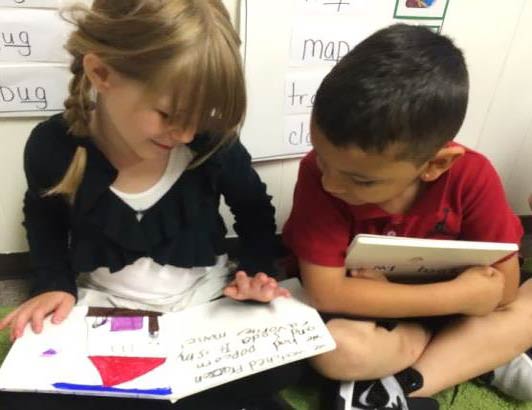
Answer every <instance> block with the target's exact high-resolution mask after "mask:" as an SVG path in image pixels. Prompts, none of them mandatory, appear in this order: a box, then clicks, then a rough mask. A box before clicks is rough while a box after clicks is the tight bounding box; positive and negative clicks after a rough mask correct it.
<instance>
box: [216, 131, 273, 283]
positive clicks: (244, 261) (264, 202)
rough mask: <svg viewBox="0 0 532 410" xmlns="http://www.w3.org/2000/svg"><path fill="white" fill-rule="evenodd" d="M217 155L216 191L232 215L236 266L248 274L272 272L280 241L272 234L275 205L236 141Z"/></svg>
mask: <svg viewBox="0 0 532 410" xmlns="http://www.w3.org/2000/svg"><path fill="white" fill-rule="evenodd" d="M220 155H222V172H221V175H220V180H219V183H220V191H221V193H222V194H223V196H224V198H225V202H226V203H227V205H228V206H229V208H230V209H231V212H232V214H233V215H234V217H235V224H234V229H235V231H236V233H237V234H238V237H239V246H240V254H239V255H238V259H239V269H241V270H244V271H246V272H247V273H249V274H255V273H257V272H266V273H268V274H270V275H275V274H276V269H275V266H274V262H275V259H276V258H277V257H279V254H280V243H279V240H278V237H277V236H276V234H275V233H276V225H275V209H274V207H273V205H272V203H271V197H270V196H269V195H268V194H267V192H266V185H265V184H264V183H263V182H262V181H261V180H260V178H259V176H258V175H257V173H256V172H255V170H254V169H253V168H252V166H251V157H250V155H249V154H248V152H247V151H246V149H245V148H244V146H243V145H242V144H241V143H240V141H235V143H233V144H232V145H230V146H228V147H226V148H224V151H223V152H222V153H220Z"/></svg>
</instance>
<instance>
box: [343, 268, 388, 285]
mask: <svg viewBox="0 0 532 410" xmlns="http://www.w3.org/2000/svg"><path fill="white" fill-rule="evenodd" d="M349 276H350V277H352V278H361V279H372V280H380V281H382V282H389V281H388V278H387V277H386V275H384V273H382V272H380V271H378V270H373V269H352V270H350V271H349Z"/></svg>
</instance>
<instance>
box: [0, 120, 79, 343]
mask: <svg viewBox="0 0 532 410" xmlns="http://www.w3.org/2000/svg"><path fill="white" fill-rule="evenodd" d="M54 141H55V140H54V139H52V136H51V135H50V133H47V132H43V131H42V125H41V126H37V128H36V129H35V130H34V131H33V132H32V134H31V136H30V138H29V140H28V142H27V144H26V149H25V151H24V171H25V173H26V179H27V182H28V190H27V192H26V195H25V197H24V207H23V211H24V226H25V228H26V233H27V238H28V243H29V247H30V259H31V265H32V273H33V279H34V284H33V285H34V286H33V292H32V293H33V294H34V295H35V296H33V297H32V298H31V299H29V300H28V301H27V302H25V303H23V304H22V305H21V306H19V307H18V308H17V309H16V310H14V311H13V312H12V313H10V314H9V315H8V316H6V317H5V318H4V319H3V320H2V321H1V322H0V329H3V328H5V327H7V326H9V327H11V340H14V339H16V338H18V337H20V336H22V334H23V331H24V327H25V326H26V324H27V323H31V326H32V329H33V331H35V332H36V333H39V332H40V331H41V330H42V323H43V319H44V318H45V317H46V316H48V315H49V314H53V316H52V322H53V323H60V322H61V321H62V320H63V319H64V318H66V316H67V315H68V313H69V312H70V310H71V309H72V307H73V306H74V303H75V300H76V299H75V295H76V283H75V277H74V274H73V272H72V270H71V269H70V264H69V262H68V233H69V222H68V218H69V208H68V205H67V203H66V201H65V200H64V199H63V198H60V197H45V196H43V193H44V192H45V191H46V189H48V188H50V187H51V186H52V185H53V184H54V183H55V182H57V181H58V178H59V177H61V176H62V174H61V172H64V169H66V168H62V167H61V166H62V165H64V163H65V158H66V160H67V161H68V157H65V155H62V154H64V150H62V149H61V148H64V147H61V146H56V145H57V144H54V143H53V142H54Z"/></svg>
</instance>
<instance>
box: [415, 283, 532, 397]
mask: <svg viewBox="0 0 532 410" xmlns="http://www.w3.org/2000/svg"><path fill="white" fill-rule="evenodd" d="M531 320H532V281H528V282H525V283H524V284H523V285H522V286H521V287H520V288H519V292H518V296H517V299H516V300H515V301H514V302H512V303H511V304H509V305H507V306H505V307H504V308H502V309H500V310H497V311H495V312H493V313H490V314H489V315H487V316H483V317H467V318H464V319H458V320H457V321H455V322H453V323H452V324H450V325H449V326H448V327H446V328H445V329H443V330H442V331H440V332H439V333H438V334H437V335H435V336H434V338H433V340H432V341H431V342H430V343H429V345H428V346H427V348H426V350H425V351H424V352H423V354H422V355H421V357H420V358H419V360H418V361H417V362H416V363H415V364H414V365H413V367H414V368H415V369H417V370H418V371H419V372H420V373H421V374H422V375H423V378H424V384H423V387H422V388H421V389H419V390H417V391H415V392H414V393H412V396H431V395H433V394H435V393H437V392H439V391H442V390H444V389H446V388H448V387H451V386H454V385H456V384H459V383H462V382H464V381H467V380H470V379H472V378H474V377H477V376H479V375H481V374H483V373H486V372H488V371H490V370H492V369H495V368H496V367H498V366H500V365H502V364H505V363H507V362H509V361H510V360H512V359H513V358H515V357H516V356H518V355H519V354H520V353H522V352H524V351H525V350H527V349H528V348H529V347H530V346H531V345H532V326H530V323H531Z"/></svg>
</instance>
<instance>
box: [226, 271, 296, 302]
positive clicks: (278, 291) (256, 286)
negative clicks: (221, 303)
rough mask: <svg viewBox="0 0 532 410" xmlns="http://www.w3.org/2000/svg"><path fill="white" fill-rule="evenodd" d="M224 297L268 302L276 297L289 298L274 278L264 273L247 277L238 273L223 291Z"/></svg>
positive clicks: (287, 292) (242, 272) (241, 272)
mask: <svg viewBox="0 0 532 410" xmlns="http://www.w3.org/2000/svg"><path fill="white" fill-rule="evenodd" d="M224 295H225V296H227V297H230V298H231V299H235V300H256V301H258V302H270V301H271V300H273V299H275V298H276V297H278V296H286V297H288V296H290V292H289V291H288V290H287V289H284V288H281V287H279V285H278V283H277V281H276V280H275V279H274V278H271V277H269V276H268V275H266V274H265V273H262V272H260V273H257V274H256V275H255V276H254V277H249V276H248V275H246V272H244V271H238V272H237V273H236V275H235V279H233V280H232V281H231V283H229V284H228V285H227V286H226V287H225V289H224Z"/></svg>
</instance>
